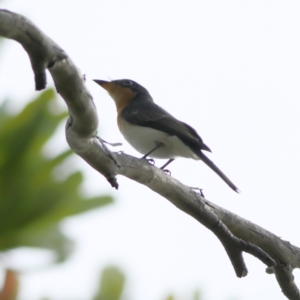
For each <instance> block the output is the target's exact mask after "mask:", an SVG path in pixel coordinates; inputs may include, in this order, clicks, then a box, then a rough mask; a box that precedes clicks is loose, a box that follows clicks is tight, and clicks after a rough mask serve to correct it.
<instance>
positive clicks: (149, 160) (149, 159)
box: [146, 158, 155, 166]
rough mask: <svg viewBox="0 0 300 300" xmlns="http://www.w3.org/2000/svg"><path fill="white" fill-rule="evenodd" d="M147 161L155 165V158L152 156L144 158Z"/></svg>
mask: <svg viewBox="0 0 300 300" xmlns="http://www.w3.org/2000/svg"><path fill="white" fill-rule="evenodd" d="M146 160H147V162H148V163H149V164H150V165H151V166H154V165H155V160H154V159H152V158H146Z"/></svg>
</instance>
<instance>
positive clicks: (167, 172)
mask: <svg viewBox="0 0 300 300" xmlns="http://www.w3.org/2000/svg"><path fill="white" fill-rule="evenodd" d="M162 170H163V171H164V172H165V173H166V174H167V175H169V176H171V171H170V170H167V169H162Z"/></svg>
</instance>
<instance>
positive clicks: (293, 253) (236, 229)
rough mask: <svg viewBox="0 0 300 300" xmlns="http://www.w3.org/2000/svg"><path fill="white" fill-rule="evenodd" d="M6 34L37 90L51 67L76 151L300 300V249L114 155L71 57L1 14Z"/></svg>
mask: <svg viewBox="0 0 300 300" xmlns="http://www.w3.org/2000/svg"><path fill="white" fill-rule="evenodd" d="M0 35H1V36H3V37H6V38H9V39H13V40H16V41H17V42H19V43H20V44H21V45H22V46H23V47H24V49H25V51H26V52H27V53H28V55H29V58H30V61H31V65H32V69H33V72H34V80H35V86H36V90H42V89H44V88H45V87H46V75H45V74H46V73H45V70H46V69H48V70H49V71H50V73H51V76H52V77H53V79H54V83H55V87H56V90H57V92H58V93H59V94H60V95H61V96H62V98H63V99H64V101H65V102H66V104H67V106H68V110H69V114H70V116H69V118H68V121H67V124H66V139H67V142H68V144H69V146H70V147H71V149H73V151H74V152H75V153H76V154H78V155H79V156H80V157H82V158H83V159H84V160H85V161H86V162H87V163H88V164H89V165H90V166H92V167H93V168H94V169H96V170H97V171H98V172H99V173H101V174H102V175H103V176H104V177H105V178H106V179H107V180H108V181H109V183H110V184H111V186H112V187H114V188H116V189H117V188H118V183H117V179H116V176H117V175H123V176H125V177H128V178H130V179H132V180H134V181H136V182H138V183H140V184H143V185H145V186H147V187H148V188H150V189H151V190H153V191H154V192H156V193H158V194H160V195H161V196H163V197H164V198H166V199H167V200H169V201H170V202H171V203H173V204H174V205H175V206H176V207H178V208H179V209H180V210H182V211H184V212H185V213H187V214H189V215H190V216H192V217H193V218H195V219H196V220H198V221H199V222H200V223H201V224H203V225H204V226H206V227H207V228H208V229H210V230H211V231H212V232H213V233H214V234H215V235H216V236H217V237H218V239H219V240H220V242H221V243H222V245H223V246H224V248H225V251H226V252H227V254H228V257H229V259H230V261H231V263H232V265H233V267H234V270H235V272H236V275H237V276H238V277H244V276H246V275H247V272H248V271H247V268H246V265H245V262H244V259H243V255H242V254H243V252H247V253H250V254H252V255H254V256H255V257H257V258H258V259H260V260H261V261H262V262H263V263H264V264H266V265H267V267H268V268H267V273H268V274H272V273H274V274H275V276H276V279H277V281H278V283H279V285H280V287H281V289H282V292H283V293H284V295H285V296H286V297H287V298H288V299H293V300H296V299H300V294H299V289H298V288H297V286H296V285H295V282H294V277H293V274H292V271H293V269H295V268H299V267H300V249H299V248H298V247H296V246H293V245H292V244H290V243H289V242H287V241H284V240H282V239H280V238H279V237H278V236H276V235H274V234H273V233H271V232H269V231H267V230H265V229H263V228H262V227H260V226H258V225H256V224H253V223H252V222H250V221H248V220H245V219H243V218H241V217H239V216H237V215H235V214H233V213H231V212H230V211H227V210H226V209H224V208H222V207H220V206H217V205H215V204H214V203H212V202H209V201H208V200H206V199H205V198H204V197H203V196H202V195H201V194H199V193H197V192H196V191H195V190H194V189H192V188H190V187H188V186H185V185H183V184H182V183H180V182H179V181H178V180H176V179H175V178H173V177H170V176H168V175H166V174H165V172H163V171H162V170H160V169H158V168H156V167H154V166H152V165H150V164H148V162H147V161H146V160H141V159H137V158H135V157H132V156H129V155H126V154H124V153H116V152H111V151H110V150H109V149H107V147H106V146H105V143H104V142H103V140H102V139H101V138H100V137H98V136H97V127H98V116H97V112H96V109H95V105H94V103H93V99H92V96H91V95H90V93H89V92H88V90H87V89H86V87H85V83H84V77H83V76H82V75H81V74H80V72H79V71H78V69H77V68H76V66H75V65H74V63H73V62H72V61H71V59H70V58H69V57H68V55H67V54H66V53H65V52H64V51H63V50H62V49H61V48H60V47H59V46H58V45H57V44H55V42H53V41H52V40H51V39H50V38H48V37H47V36H46V35H45V34H44V33H43V32H42V31H41V30H40V29H38V28H37V27H36V26H35V25H34V24H33V23H32V22H30V21H29V20H28V19H26V18H25V17H23V16H21V15H18V14H16V13H13V12H9V11H6V10H0Z"/></svg>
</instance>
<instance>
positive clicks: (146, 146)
mask: <svg viewBox="0 0 300 300" xmlns="http://www.w3.org/2000/svg"><path fill="white" fill-rule="evenodd" d="M119 129H120V131H121V133H122V134H123V135H124V137H125V139H126V140H127V141H128V143H129V144H131V146H132V147H133V148H135V149H136V150H137V151H138V152H140V153H142V154H146V153H148V152H149V151H151V150H152V149H153V148H154V147H155V146H156V145H157V144H158V143H162V144H163V146H162V147H160V148H158V149H157V150H155V151H154V152H153V153H151V154H150V155H149V156H150V157H153V158H176V157H186V158H193V159H197V160H198V159H199V158H198V156H197V155H195V153H194V152H193V151H192V150H191V149H190V148H189V147H188V146H186V145H185V144H184V143H183V142H182V141H181V140H180V139H179V138H178V137H176V136H174V135H173V136H172V135H169V134H167V133H165V132H162V131H159V130H156V129H152V128H149V127H143V126H138V125H133V124H130V123H128V122H127V121H124V120H122V122H121V123H120V122H119Z"/></svg>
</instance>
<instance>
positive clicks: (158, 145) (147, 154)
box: [141, 143, 163, 165]
mask: <svg viewBox="0 0 300 300" xmlns="http://www.w3.org/2000/svg"><path fill="white" fill-rule="evenodd" d="M162 145H163V143H158V144H157V145H156V146H155V147H154V148H153V149H151V150H150V151H149V152H147V153H146V154H145V155H144V156H143V157H141V159H143V158H144V159H147V156H149V155H150V154H151V153H153V152H154V151H155V150H156V149H158V148H160V147H161V146H162ZM147 161H148V162H149V163H150V164H152V165H154V164H155V161H154V160H153V159H152V158H150V159H147Z"/></svg>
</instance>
